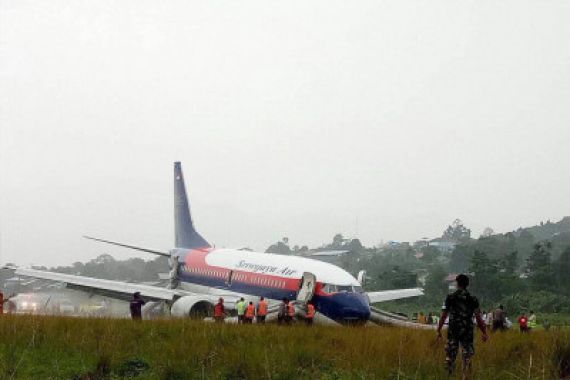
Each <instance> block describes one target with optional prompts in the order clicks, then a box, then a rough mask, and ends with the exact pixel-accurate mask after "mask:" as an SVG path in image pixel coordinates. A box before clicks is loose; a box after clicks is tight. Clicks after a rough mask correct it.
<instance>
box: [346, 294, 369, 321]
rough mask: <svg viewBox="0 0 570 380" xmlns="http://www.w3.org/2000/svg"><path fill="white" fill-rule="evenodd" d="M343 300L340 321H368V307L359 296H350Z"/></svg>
mask: <svg viewBox="0 0 570 380" xmlns="http://www.w3.org/2000/svg"><path fill="white" fill-rule="evenodd" d="M347 296H348V297H346V298H345V299H344V302H343V304H344V305H343V308H342V319H344V320H345V321H347V322H350V321H357V322H365V321H367V320H369V319H370V306H369V305H368V302H366V300H365V299H364V297H363V296H362V295H360V294H350V295H348V294H347Z"/></svg>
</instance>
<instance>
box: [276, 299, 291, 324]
mask: <svg viewBox="0 0 570 380" xmlns="http://www.w3.org/2000/svg"><path fill="white" fill-rule="evenodd" d="M288 303H289V300H288V299H287V297H283V301H282V302H281V304H280V305H279V311H277V323H279V324H282V323H284V322H285V320H286V318H287V304H288Z"/></svg>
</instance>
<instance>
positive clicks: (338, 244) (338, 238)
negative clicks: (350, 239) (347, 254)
mask: <svg viewBox="0 0 570 380" xmlns="http://www.w3.org/2000/svg"><path fill="white" fill-rule="evenodd" d="M343 243H344V236H342V234H336V235H334V237H333V241H332V245H331V248H337V249H338V248H342V245H343Z"/></svg>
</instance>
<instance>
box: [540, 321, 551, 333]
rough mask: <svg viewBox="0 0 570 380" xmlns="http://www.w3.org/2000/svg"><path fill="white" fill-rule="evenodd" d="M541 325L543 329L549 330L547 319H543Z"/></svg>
mask: <svg viewBox="0 0 570 380" xmlns="http://www.w3.org/2000/svg"><path fill="white" fill-rule="evenodd" d="M542 327H543V328H544V331H548V330H550V322H548V319H544V320H543V322H542Z"/></svg>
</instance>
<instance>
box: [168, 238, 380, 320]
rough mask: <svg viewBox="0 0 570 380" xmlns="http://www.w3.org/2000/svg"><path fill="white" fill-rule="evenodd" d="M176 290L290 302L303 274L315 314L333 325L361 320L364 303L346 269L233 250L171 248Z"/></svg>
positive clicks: (367, 313) (364, 313) (366, 309)
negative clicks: (309, 278) (308, 278)
mask: <svg viewBox="0 0 570 380" xmlns="http://www.w3.org/2000/svg"><path fill="white" fill-rule="evenodd" d="M172 254H173V255H174V256H175V257H176V258H177V260H178V274H177V275H178V279H179V281H180V285H179V286H180V287H181V288H183V289H186V290H189V291H200V292H208V293H209V294H212V295H220V296H223V295H231V296H235V297H239V296H246V298H249V299H251V300H254V298H257V297H261V296H263V297H265V298H266V299H268V300H269V301H270V302H274V303H275V302H279V301H280V300H282V299H283V298H288V299H290V300H295V299H296V298H297V294H298V291H299V286H300V281H301V278H302V276H303V273H305V272H310V273H312V274H314V275H315V276H316V279H317V280H316V285H315V292H314V296H313V297H312V302H313V304H314V305H315V308H316V310H317V311H318V312H320V313H322V314H324V315H325V316H327V317H328V318H330V319H333V320H335V321H338V322H358V321H366V320H368V318H369V317H370V306H369V303H368V299H367V298H366V296H365V295H364V293H363V292H362V288H361V286H360V283H359V282H358V280H356V279H355V278H354V277H353V276H352V275H350V274H349V273H348V272H346V271H345V270H343V269H341V268H339V267H337V266H335V265H332V264H330V263H325V262H322V261H318V260H313V259H309V258H304V257H298V256H286V255H275V254H269V253H258V252H250V251H241V250H233V249H215V248H205V249H191V250H188V249H176V250H175V251H173V252H172Z"/></svg>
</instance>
